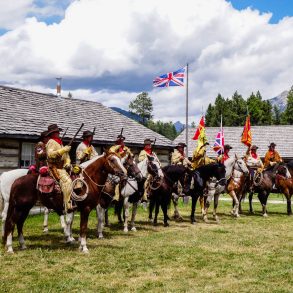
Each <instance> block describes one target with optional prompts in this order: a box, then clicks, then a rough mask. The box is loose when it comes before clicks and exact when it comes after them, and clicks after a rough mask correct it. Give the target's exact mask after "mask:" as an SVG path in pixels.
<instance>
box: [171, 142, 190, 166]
mask: <svg viewBox="0 0 293 293" xmlns="http://www.w3.org/2000/svg"><path fill="white" fill-rule="evenodd" d="M185 147H186V144H185V143H183V142H179V143H178V145H177V146H176V147H175V149H174V152H173V153H172V157H171V164H172V165H183V166H184V167H189V166H191V165H192V163H191V162H190V161H189V160H188V157H187V156H186V155H185V153H184V148H185Z"/></svg>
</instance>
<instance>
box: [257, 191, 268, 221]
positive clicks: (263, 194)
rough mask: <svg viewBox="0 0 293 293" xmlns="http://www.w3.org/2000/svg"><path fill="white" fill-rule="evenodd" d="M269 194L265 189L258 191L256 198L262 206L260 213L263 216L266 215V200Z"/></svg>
mask: <svg viewBox="0 0 293 293" xmlns="http://www.w3.org/2000/svg"><path fill="white" fill-rule="evenodd" d="M268 196H269V194H268V193H267V192H266V191H262V192H260V193H258V199H259V201H260V203H261V206H262V215H263V217H267V216H268V214H267V200H268Z"/></svg>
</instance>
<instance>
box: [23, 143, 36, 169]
mask: <svg viewBox="0 0 293 293" xmlns="http://www.w3.org/2000/svg"><path fill="white" fill-rule="evenodd" d="M34 163H35V144H34V143H27V142H23V143H22V147H21V159H20V168H28V167H29V166H30V165H32V164H34Z"/></svg>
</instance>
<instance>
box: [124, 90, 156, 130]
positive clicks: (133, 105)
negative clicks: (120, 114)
mask: <svg viewBox="0 0 293 293" xmlns="http://www.w3.org/2000/svg"><path fill="white" fill-rule="evenodd" d="M148 95H149V94H148V93H146V92H142V93H141V94H139V95H138V96H137V97H136V98H135V99H134V100H133V101H131V102H130V104H129V111H130V112H131V113H135V114H137V115H139V116H140V117H141V118H142V123H143V124H144V125H146V124H147V121H148V120H150V119H151V118H152V117H153V115H152V111H153V102H152V99H151V97H149V96H148Z"/></svg>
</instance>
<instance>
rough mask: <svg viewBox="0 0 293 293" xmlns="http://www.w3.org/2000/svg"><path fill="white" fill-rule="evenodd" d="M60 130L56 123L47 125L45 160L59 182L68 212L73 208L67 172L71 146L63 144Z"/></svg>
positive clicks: (70, 182) (69, 166)
mask: <svg viewBox="0 0 293 293" xmlns="http://www.w3.org/2000/svg"><path fill="white" fill-rule="evenodd" d="M60 131H62V129H61V128H59V127H58V125H57V124H52V125H49V126H48V131H47V135H48V137H49V141H48V142H47V145H46V152H47V162H48V166H49V170H50V173H51V175H52V176H53V177H54V178H55V180H57V181H58V182H59V184H60V188H61V191H62V193H63V201H64V206H65V211H66V212H69V211H71V210H72V209H73V207H72V201H71V200H70V196H71V191H72V181H71V178H70V176H69V174H68V172H69V171H70V169H71V164H70V163H71V162H70V157H69V151H70V149H71V146H63V144H62V140H61V138H60Z"/></svg>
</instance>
